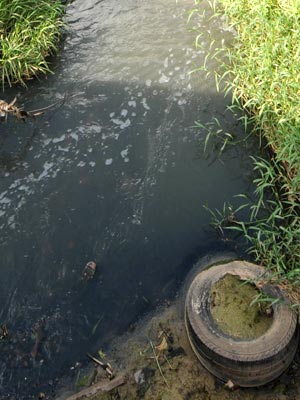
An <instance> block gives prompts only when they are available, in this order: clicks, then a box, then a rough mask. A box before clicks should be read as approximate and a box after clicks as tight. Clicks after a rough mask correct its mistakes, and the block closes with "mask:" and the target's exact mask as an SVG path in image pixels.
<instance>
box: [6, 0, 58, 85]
mask: <svg viewBox="0 0 300 400" xmlns="http://www.w3.org/2000/svg"><path fill="white" fill-rule="evenodd" d="M64 11H65V5H63V3H62V1H61V0H39V1H36V0H0V40H1V47H0V81H1V83H2V87H4V85H5V83H8V84H9V85H10V86H11V85H12V84H14V83H17V82H20V83H21V84H23V85H25V81H26V80H27V79H30V78H31V77H32V76H35V75H37V74H39V73H46V72H49V71H50V69H49V61H48V59H47V57H48V56H49V55H50V54H52V53H54V52H55V51H56V50H57V46H58V39H59V37H60V35H61V33H62V28H63V26H64V23H63V21H62V16H63V14H64Z"/></svg>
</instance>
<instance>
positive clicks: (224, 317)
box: [210, 274, 273, 339]
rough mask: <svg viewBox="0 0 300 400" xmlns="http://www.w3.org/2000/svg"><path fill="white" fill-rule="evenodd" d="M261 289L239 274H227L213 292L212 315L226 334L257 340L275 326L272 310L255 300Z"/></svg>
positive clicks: (213, 287) (214, 286) (217, 283)
mask: <svg viewBox="0 0 300 400" xmlns="http://www.w3.org/2000/svg"><path fill="white" fill-rule="evenodd" d="M259 293H260V292H259V290H258V289H257V288H256V287H255V286H254V285H252V284H250V283H247V282H243V281H241V280H240V279H239V277H238V276H236V275H231V274H226V275H225V276H224V277H223V278H222V279H220V280H219V281H218V282H216V283H215V284H214V285H213V286H212V288H211V291H210V299H211V307H210V311H211V315H212V317H213V319H214V321H215V323H216V324H217V326H218V327H219V329H221V330H222V331H223V332H224V333H227V334H228V335H230V336H233V337H236V338H240V339H256V338H258V337H259V336H261V335H263V334H264V333H265V332H266V331H267V330H268V329H269V328H270V326H271V325H272V322H273V318H272V312H271V309H270V308H269V307H268V304H266V303H258V302H253V301H254V299H255V298H256V297H257V295H259Z"/></svg>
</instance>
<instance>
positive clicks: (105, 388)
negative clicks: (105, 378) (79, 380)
mask: <svg viewBox="0 0 300 400" xmlns="http://www.w3.org/2000/svg"><path fill="white" fill-rule="evenodd" d="M126 381H127V376H126V374H120V375H119V376H117V377H116V378H114V379H113V380H111V381H109V382H98V383H95V384H94V385H92V386H90V387H88V388H86V389H83V390H81V391H80V392H78V393H75V394H73V395H72V396H70V397H68V398H67V399H66V400H83V399H89V398H90V397H92V396H95V395H96V394H97V393H105V392H110V391H111V390H113V389H115V388H117V387H118V386H121V385H124V383H126Z"/></svg>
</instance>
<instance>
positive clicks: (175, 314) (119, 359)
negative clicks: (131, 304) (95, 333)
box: [90, 300, 300, 400]
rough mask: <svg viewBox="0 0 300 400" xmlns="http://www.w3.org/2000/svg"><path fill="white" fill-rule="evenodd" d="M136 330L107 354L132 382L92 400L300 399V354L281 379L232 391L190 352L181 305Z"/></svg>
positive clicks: (163, 311) (100, 373) (100, 376)
mask: <svg viewBox="0 0 300 400" xmlns="http://www.w3.org/2000/svg"><path fill="white" fill-rule="evenodd" d="M132 329H133V331H131V332H128V333H127V334H126V335H124V336H123V337H121V338H119V339H118V340H115V342H114V343H113V345H112V347H111V348H110V349H109V351H107V353H106V358H107V359H108V360H109V362H110V363H111V364H112V365H113V366H114V367H115V373H116V375H117V376H118V374H119V373H121V372H124V371H125V372H126V374H127V376H128V381H127V383H126V384H125V385H123V386H120V387H118V388H116V389H114V390H113V391H111V392H110V393H107V394H101V395H96V396H94V397H92V400H117V399H118V400H135V399H144V400H229V399H230V400H241V399H243V400H288V399H290V400H292V399H293V400H296V399H300V386H299V383H298V381H299V377H300V373H299V367H298V366H299V362H300V358H299V354H297V356H296V358H295V361H294V362H293V364H292V366H291V367H290V368H289V370H288V371H287V372H286V373H285V374H283V375H282V376H281V377H280V379H278V380H276V381H275V382H273V383H271V384H268V385H266V386H263V387H261V388H251V389H246V388H243V389H242V388H235V389H234V390H229V389H228V388H227V387H226V386H225V383H224V382H221V381H219V380H218V379H216V378H215V377H214V376H212V375H211V374H210V373H209V372H208V371H206V370H205V368H204V367H202V365H201V364H200V363H199V361H198V359H197V358H196V357H195V355H194V354H193V352H192V350H191V349H190V346H189V343H188V339H187V337H186V333H185V327H184V323H183V309H182V300H180V301H179V300H178V302H176V303H174V304H172V305H169V306H167V307H164V308H161V309H160V310H158V311H157V312H156V313H155V314H154V315H152V316H151V317H148V318H147V319H146V320H145V319H144V320H142V321H140V323H138V324H137V325H136V326H135V327H133V328H132ZM162 331H164V332H166V333H167V334H168V335H169V339H168V348H167V349H166V350H165V351H163V352H161V354H159V351H158V350H157V348H158V347H159V344H161V338H159V337H158V336H159V334H161V332H162ZM151 343H152V344H153V347H154V351H155V355H156V356H157V357H158V359H157V361H156V359H155V355H154V351H153V348H152V347H151ZM155 346H158V347H155ZM158 365H159V367H158ZM91 373H93V372H90V374H91ZM105 379H107V377H105V373H104V372H103V371H98V375H97V378H96V380H97V381H99V380H105Z"/></svg>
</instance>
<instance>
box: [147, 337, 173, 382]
mask: <svg viewBox="0 0 300 400" xmlns="http://www.w3.org/2000/svg"><path fill="white" fill-rule="evenodd" d="M149 342H150V346H151V348H152V351H153V354H154V358H155V361H156V365H157V368H158V370H159V372H160V375H161V376H162V378H163V380H164V382H165V384H166V385H167V387H169V385H168V382H167V380H166V378H165V376H164V374H163V372H162V369H161V366H160V363H159V361H158V357H157V354H156V352H155V348H154V346H153V343H152V341H151V340H149Z"/></svg>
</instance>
